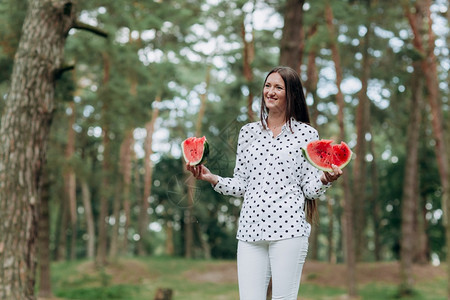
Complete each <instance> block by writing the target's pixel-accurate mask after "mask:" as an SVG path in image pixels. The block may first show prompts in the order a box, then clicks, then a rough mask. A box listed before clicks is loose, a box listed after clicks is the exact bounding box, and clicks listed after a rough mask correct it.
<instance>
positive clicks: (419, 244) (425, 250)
mask: <svg viewBox="0 0 450 300" xmlns="http://www.w3.org/2000/svg"><path fill="white" fill-rule="evenodd" d="M417 176H418V174H417ZM417 183H418V180H417ZM416 193H417V195H420V191H419V185H418V184H417V188H416ZM425 203H426V200H425V199H422V201H418V207H417V210H416V216H417V221H416V226H417V229H416V235H417V238H416V239H415V245H414V248H415V249H416V251H415V253H414V258H413V262H414V263H417V264H421V265H426V264H427V263H428V262H429V257H430V243H429V241H428V235H427V227H428V222H427V219H426V212H427V209H426V208H425Z"/></svg>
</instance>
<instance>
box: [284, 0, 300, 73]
mask: <svg viewBox="0 0 450 300" xmlns="http://www.w3.org/2000/svg"><path fill="white" fill-rule="evenodd" d="M304 3H305V1H304V0H287V2H286V7H285V11H284V26H283V33H282V36H281V42H280V65H283V66H288V67H291V68H292V69H294V70H295V71H297V72H298V73H300V66H301V64H302V55H303V53H302V46H303V40H304V38H303V31H302V28H303V4H304Z"/></svg>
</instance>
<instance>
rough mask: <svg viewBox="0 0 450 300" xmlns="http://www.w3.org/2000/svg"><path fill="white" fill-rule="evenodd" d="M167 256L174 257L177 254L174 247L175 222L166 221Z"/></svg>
mask: <svg viewBox="0 0 450 300" xmlns="http://www.w3.org/2000/svg"><path fill="white" fill-rule="evenodd" d="M165 224H166V226H165V228H166V255H168V256H173V255H174V254H175V247H174V245H173V222H172V221H169V220H168V221H166V223H165Z"/></svg>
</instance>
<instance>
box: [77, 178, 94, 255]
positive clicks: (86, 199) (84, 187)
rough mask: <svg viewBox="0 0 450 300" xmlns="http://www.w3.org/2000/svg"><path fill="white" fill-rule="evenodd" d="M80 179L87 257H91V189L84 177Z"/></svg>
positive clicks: (92, 242)
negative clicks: (86, 236) (86, 238)
mask: <svg viewBox="0 0 450 300" xmlns="http://www.w3.org/2000/svg"><path fill="white" fill-rule="evenodd" d="M80 181H81V194H82V197H83V206H84V215H85V218H86V227H87V235H88V240H87V257H88V258H90V259H93V258H94V256H95V223H94V215H93V213H92V204H91V191H90V189H89V185H88V184H87V181H86V179H84V178H82V179H81V180H80Z"/></svg>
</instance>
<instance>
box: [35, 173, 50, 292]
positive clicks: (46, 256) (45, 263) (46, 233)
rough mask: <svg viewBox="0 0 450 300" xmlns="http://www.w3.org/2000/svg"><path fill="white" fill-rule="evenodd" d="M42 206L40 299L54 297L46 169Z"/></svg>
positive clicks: (39, 233) (42, 183)
mask: <svg viewBox="0 0 450 300" xmlns="http://www.w3.org/2000/svg"><path fill="white" fill-rule="evenodd" d="M41 186H42V190H41V205H40V209H39V210H40V214H39V232H38V236H39V271H40V274H39V297H44V298H50V297H52V296H53V295H52V288H51V281H50V209H49V202H50V180H49V176H48V171H47V168H46V167H44V170H43V174H42V180H41Z"/></svg>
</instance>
